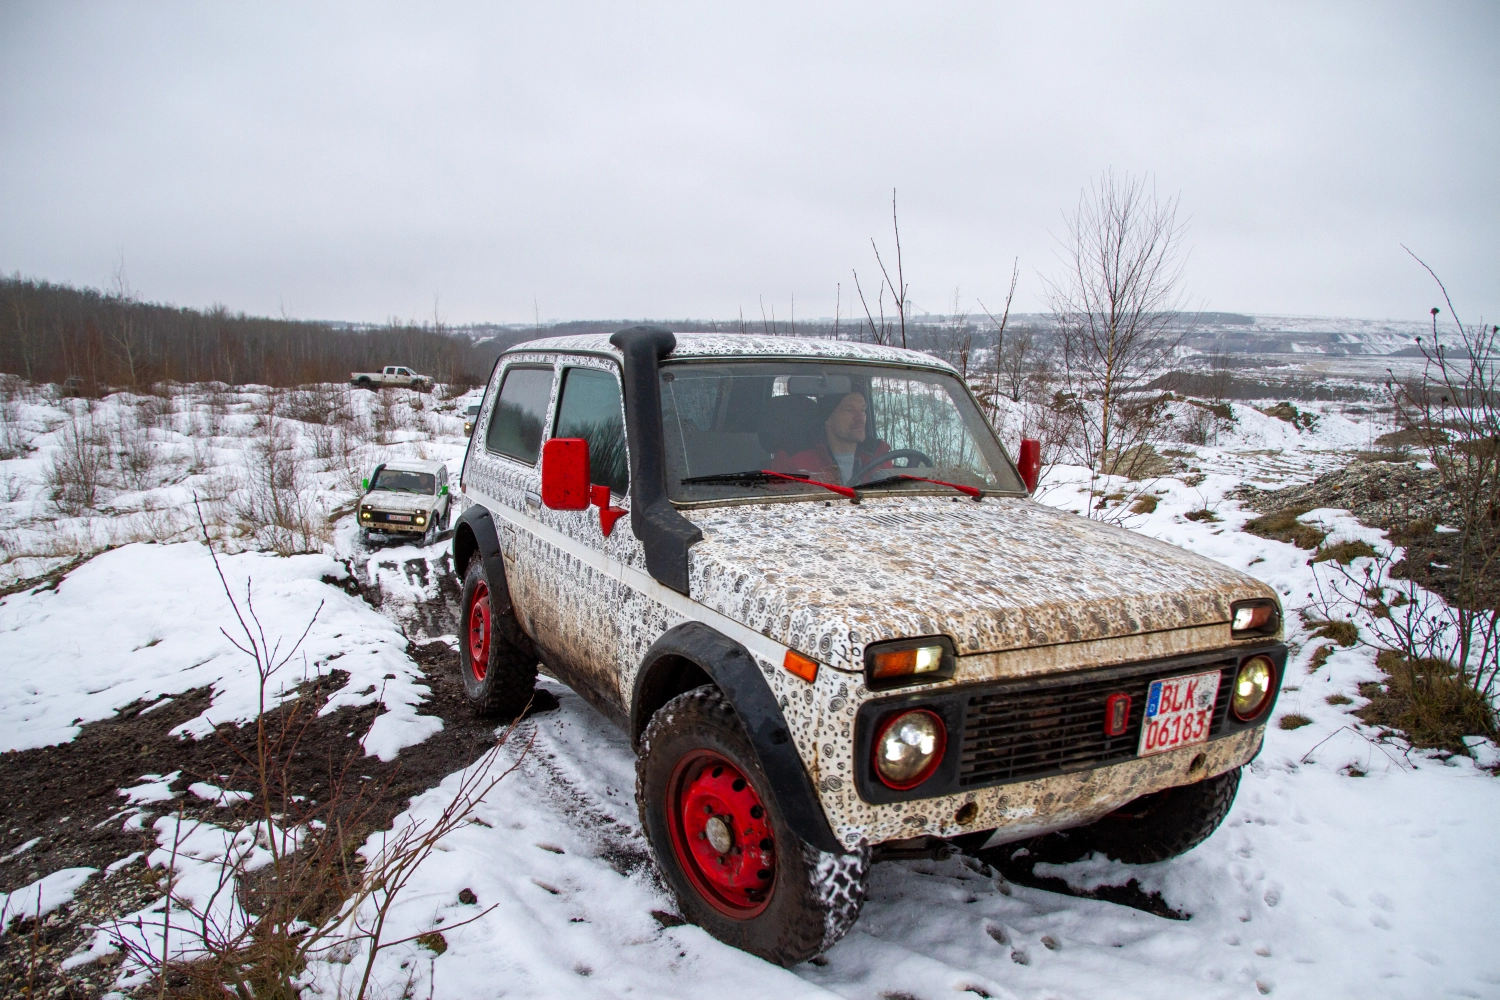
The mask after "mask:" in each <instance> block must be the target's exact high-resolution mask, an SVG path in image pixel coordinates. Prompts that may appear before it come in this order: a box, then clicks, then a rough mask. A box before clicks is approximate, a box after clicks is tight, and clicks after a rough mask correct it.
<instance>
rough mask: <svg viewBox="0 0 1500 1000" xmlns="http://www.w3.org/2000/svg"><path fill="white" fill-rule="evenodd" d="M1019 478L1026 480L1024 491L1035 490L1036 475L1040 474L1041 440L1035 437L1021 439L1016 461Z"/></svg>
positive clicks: (1033, 491) (1030, 491)
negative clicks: (1019, 458) (1019, 473)
mask: <svg viewBox="0 0 1500 1000" xmlns="http://www.w3.org/2000/svg"><path fill="white" fill-rule="evenodd" d="M1016 464H1017V466H1018V468H1019V469H1020V472H1021V478H1022V479H1024V480H1025V481H1026V492H1027V493H1035V492H1036V481H1037V477H1038V476H1040V475H1041V474H1042V442H1040V441H1038V440H1037V439H1036V438H1022V439H1021V460H1020V461H1019V462H1018V463H1016Z"/></svg>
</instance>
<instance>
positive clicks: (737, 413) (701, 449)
mask: <svg viewBox="0 0 1500 1000" xmlns="http://www.w3.org/2000/svg"><path fill="white" fill-rule="evenodd" d="M661 397H662V422H663V425H664V427H663V429H664V431H665V438H666V458H667V489H668V492H669V494H670V496H671V497H672V499H673V500H678V501H686V502H692V501H703V500H724V499H731V498H737V497H765V496H785V495H789V494H795V495H818V496H831V495H832V494H830V493H828V492H826V491H824V490H822V488H821V487H816V486H809V485H808V484H806V483H803V482H798V481H794V480H790V479H777V478H775V477H772V476H758V477H749V478H745V479H739V480H736V479H734V474H736V473H748V472H760V471H762V470H765V471H770V472H776V473H784V474H788V475H796V476H802V477H805V478H807V479H816V480H818V481H821V482H825V483H830V484H833V485H835V486H839V487H845V488H847V487H857V488H859V489H860V490H861V491H862V492H863V491H865V490H866V489H869V490H870V491H871V492H875V491H879V492H882V493H883V492H890V493H933V494H954V495H957V494H958V492H959V491H956V490H955V488H954V487H955V486H958V487H964V488H965V490H967V491H968V492H970V493H972V492H973V490H975V489H978V490H984V491H992V492H1001V493H1024V492H1025V491H1026V488H1025V487H1024V486H1023V485H1022V484H1021V480H1020V477H1019V476H1018V475H1017V474H1016V472H1015V470H1014V468H1013V467H1012V466H1011V464H1010V462H1009V461H1007V460H1006V458H1005V455H1004V453H1003V452H1002V451H1001V450H1000V446H999V444H998V442H996V440H995V436H994V433H993V432H992V431H991V430H990V427H989V424H988V423H987V422H986V421H985V419H984V416H983V415H982V414H981V413H980V412H979V410H978V408H977V407H976V406H975V405H974V402H973V398H972V397H971V396H970V395H969V393H968V392H967V391H966V390H965V389H964V387H963V386H962V385H961V384H960V383H959V381H958V379H957V378H955V377H954V376H952V375H948V374H945V373H943V372H933V371H922V370H920V369H912V368H899V367H896V366H891V365H868V364H838V363H824V362H807V361H759V360H757V361H725V362H691V361H688V362H679V363H676V364H668V365H663V366H662V369H661ZM703 477H722V478H721V479H720V481H703ZM684 480H688V481H687V482H684ZM927 480H938V481H940V482H930V481H927ZM944 483H946V484H953V485H943V484H944ZM846 492H847V489H846Z"/></svg>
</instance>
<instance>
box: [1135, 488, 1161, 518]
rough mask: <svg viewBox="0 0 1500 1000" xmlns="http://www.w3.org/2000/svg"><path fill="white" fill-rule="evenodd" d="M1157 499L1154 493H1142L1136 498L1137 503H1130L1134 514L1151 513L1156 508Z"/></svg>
mask: <svg viewBox="0 0 1500 1000" xmlns="http://www.w3.org/2000/svg"><path fill="white" fill-rule="evenodd" d="M1156 504H1157V499H1156V496H1155V495H1154V494H1151V493H1142V494H1141V495H1140V496H1138V497H1136V498H1135V503H1133V504H1131V505H1130V513H1132V514H1150V513H1152V512H1154V511H1155V510H1156Z"/></svg>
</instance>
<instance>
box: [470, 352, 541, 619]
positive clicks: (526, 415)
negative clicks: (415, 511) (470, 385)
mask: <svg viewBox="0 0 1500 1000" xmlns="http://www.w3.org/2000/svg"><path fill="white" fill-rule="evenodd" d="M555 376H556V371H555V367H554V363H553V358H552V357H551V356H550V355H534V354H522V355H518V356H515V357H513V358H509V359H507V360H506V362H505V367H504V370H503V371H502V372H501V376H500V382H499V386H500V388H499V391H498V392H496V393H495V395H494V397H493V398H492V399H490V400H488V401H487V403H486V406H487V409H486V410H485V411H482V412H481V413H480V420H481V421H482V423H481V425H480V426H481V428H482V433H479V432H476V434H475V440H474V443H473V445H472V446H471V449H470V454H469V460H468V464H467V465H466V466H465V473H464V477H465V478H464V488H465V492H467V493H468V494H469V495H470V496H472V497H473V499H474V500H476V501H478V502H480V503H482V504H484V506H485V507H486V508H487V509H488V510H489V511H490V512H491V513H492V515H493V517H494V522H495V532H496V534H497V536H498V539H499V542H500V552H501V555H502V557H503V561H504V564H505V581H506V584H507V587H508V589H509V591H510V600H511V606H512V608H513V609H514V611H515V613H516V618H517V620H518V621H519V622H520V625H521V627H522V629H524V630H525V631H526V633H527V634H528V635H531V636H536V635H537V634H538V623H537V616H538V615H542V616H543V617H545V604H546V600H547V597H546V593H545V590H546V581H547V578H548V576H549V575H550V572H551V571H550V566H549V561H551V560H554V559H555V557H554V556H553V555H552V554H551V551H550V547H549V546H547V545H545V543H544V542H543V540H542V538H541V537H540V535H539V534H538V533H537V532H536V531H534V530H532V528H533V526H535V525H536V524H537V521H536V520H535V518H536V514H537V512H538V510H539V509H540V507H541V502H542V500H541V496H542V495H541V488H542V476H541V468H540V459H541V450H542V440H543V435H544V434H545V433H546V429H547V423H548V418H549V415H550V413H551V411H552V393H553V382H554V380H555Z"/></svg>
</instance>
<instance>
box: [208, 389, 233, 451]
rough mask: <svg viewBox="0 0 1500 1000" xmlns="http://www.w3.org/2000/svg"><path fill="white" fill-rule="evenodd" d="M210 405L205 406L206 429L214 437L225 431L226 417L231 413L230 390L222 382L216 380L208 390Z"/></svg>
mask: <svg viewBox="0 0 1500 1000" xmlns="http://www.w3.org/2000/svg"><path fill="white" fill-rule="evenodd" d="M207 403H208V405H207V406H206V407H204V416H205V418H206V419H205V421H204V429H205V430H206V431H208V433H209V435H210V436H212V437H218V436H219V435H221V434H223V433H224V418H225V417H227V416H228V415H229V392H228V391H227V390H226V388H225V386H224V384H223V383H222V382H215V383H213V385H212V388H210V389H209V392H208V399H207Z"/></svg>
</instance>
